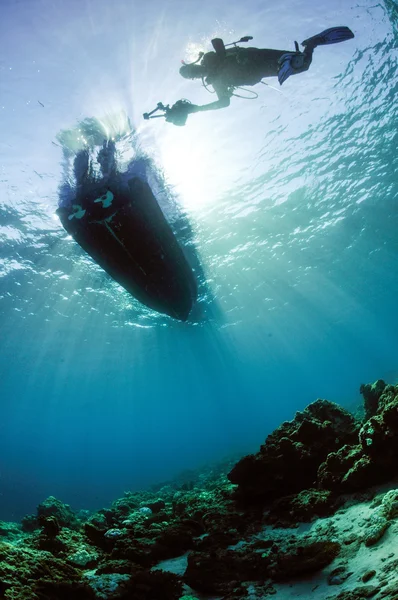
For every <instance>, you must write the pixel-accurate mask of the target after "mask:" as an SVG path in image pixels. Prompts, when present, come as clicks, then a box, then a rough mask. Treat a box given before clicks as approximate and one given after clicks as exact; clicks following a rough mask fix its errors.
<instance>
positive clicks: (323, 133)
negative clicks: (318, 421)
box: [0, 0, 398, 519]
mask: <svg viewBox="0 0 398 600" xmlns="http://www.w3.org/2000/svg"><path fill="white" fill-rule="evenodd" d="M2 6H3V5H2ZM2 10H3V15H2V17H3V18H2V19H1V23H0V34H1V39H2V40H3V43H2V47H3V54H2V57H1V58H0V119H1V124H2V134H3V135H2V138H1V140H0V191H1V193H0V239H1V247H0V248H1V249H0V318H1V355H0V370H1V379H0V386H1V387H0V394H1V400H2V402H1V413H0V436H1V437H0V457H1V458H0V464H1V470H0V477H1V479H0V486H1V490H0V493H1V495H0V518H2V519H11V518H19V517H20V516H22V515H23V514H25V513H26V512H31V511H33V510H34V508H35V506H36V505H37V504H38V502H40V501H41V500H42V499H43V497H45V496H48V495H50V494H52V495H55V496H57V497H60V498H61V499H62V500H64V501H65V502H69V503H70V504H72V505H73V506H74V507H76V508H80V507H84V508H86V507H89V508H91V507H93V508H94V507H99V506H102V505H103V504H104V503H107V502H109V501H110V500H112V499H113V498H114V497H116V495H117V494H120V493H121V492H123V490H125V489H136V488H138V487H141V486H143V485H147V484H149V483H153V482H158V481H160V480H164V479H167V478H169V477H172V476H173V475H175V474H176V473H178V472H179V471H181V470H183V469H190V468H195V467H197V466H200V465H202V464H204V463H207V462H210V461H213V460H219V459H221V458H222V457H224V456H226V455H230V454H236V455H241V454H243V453H245V452H249V451H254V450H256V449H257V447H258V445H259V444H260V443H262V442H263V440H264V438H265V436H266V435H267V433H269V432H270V431H271V430H272V429H273V428H274V427H275V426H277V425H278V424H279V423H280V422H281V421H282V420H284V419H290V418H292V417H293V415H294V412H295V411H296V410H298V409H301V408H303V407H304V406H305V405H306V404H307V403H308V402H310V401H312V400H314V399H315V398H317V397H324V398H327V399H329V400H333V401H336V402H339V403H341V404H343V405H344V406H353V405H354V404H355V403H356V402H357V401H359V385H360V384H361V383H362V382H365V381H366V382H367V381H372V380H374V379H376V378H378V377H382V378H384V379H386V380H388V381H390V382H393V381H396V380H397V375H398V365H397V355H396V340H397V334H398V317H397V311H396V297H397V291H398V284H397V279H396V268H397V241H396V232H397V225H398V223H397V196H398V183H397V152H396V148H397V102H396V94H397V83H398V80H397V74H396V73H397V7H396V4H395V3H393V2H387V1H385V2H383V3H380V4H377V5H374V4H372V3H371V2H368V1H367V0H365V1H364V2H363V3H361V5H357V4H355V3H351V2H338V1H333V2H329V3H320V4H318V5H317V7H316V9H314V7H313V5H312V4H311V3H310V2H304V1H303V2H300V1H298V0H288V1H287V2H284V3H283V10H282V9H281V7H280V6H279V5H278V7H276V6H275V7H272V6H268V7H267V6H264V5H263V4H259V3H257V2H255V1H254V0H249V1H248V2H246V3H245V5H244V6H243V4H241V3H232V4H231V3H225V2H217V3H212V2H207V1H206V2H202V3H201V4H200V6H196V7H193V6H192V7H189V6H187V4H186V3H182V2H181V1H180V0H176V1H174V2H170V3H168V4H167V6H163V4H161V3H157V2H154V3H151V4H149V3H148V5H145V6H144V5H142V4H138V3H137V4H130V3H127V2H124V1H118V2H115V3H114V4H113V5H112V7H111V6H110V4H108V3H106V2H102V1H100V2H98V3H91V2H88V1H87V2H84V3H80V2H74V1H73V2H70V3H69V4H68V5H67V6H66V4H64V3H61V2H49V1H48V0H43V1H42V2H39V1H37V0H31V1H29V2H21V3H18V4H16V3H13V2H5V3H4V8H2ZM338 24H345V25H348V26H349V27H351V29H352V30H353V31H354V33H355V36H356V37H355V39H354V40H352V41H350V42H346V43H344V44H339V45H336V46H333V47H323V48H317V49H316V51H315V54H314V60H313V64H312V66H311V69H310V70H309V71H308V72H307V73H304V74H302V75H300V76H296V77H292V78H291V79H289V80H288V82H286V83H285V84H284V86H283V88H279V86H278V83H277V81H276V80H269V83H270V85H272V86H273V87H275V88H276V89H271V88H269V87H266V86H260V85H259V86H257V88H259V89H257V88H255V89H256V91H258V95H259V97H258V98H257V99H256V100H250V101H249V100H244V99H239V98H235V99H233V101H232V103H231V106H230V107H229V108H227V109H224V110H222V111H217V112H214V113H205V114H197V115H191V116H190V118H189V120H188V123H187V125H186V126H185V127H183V128H177V127H173V126H172V125H171V124H167V123H162V122H160V120H159V121H153V122H149V123H148V122H145V121H143V119H142V113H143V112H145V111H148V110H151V109H152V108H153V107H154V106H155V105H156V103H157V102H158V101H163V102H165V103H167V102H170V103H172V102H174V101H175V100H177V99H178V98H180V97H187V98H189V99H190V100H192V101H193V102H195V103H198V104H204V103H206V102H209V101H210V100H212V98H209V97H208V95H207V92H206V91H205V90H204V89H203V88H201V86H200V83H195V82H191V81H186V80H183V79H182V78H181V77H179V75H178V68H179V66H180V61H181V59H182V58H185V59H190V58H196V54H197V52H198V51H199V50H200V49H202V48H203V49H204V50H208V49H209V43H210V39H211V38H213V37H215V36H219V37H223V38H224V39H225V40H228V41H232V40H233V39H238V38H239V37H241V35H249V34H250V35H253V36H254V41H253V43H255V44H256V45H257V46H259V47H271V48H285V47H288V48H290V47H291V48H293V41H294V40H295V39H298V40H299V41H301V40H302V39H304V38H306V37H308V36H309V35H313V34H315V33H317V32H318V31H321V30H322V29H325V28H326V27H331V26H333V25H338ZM42 105H44V106H42ZM121 111H123V112H124V114H127V115H128V116H129V118H130V119H131V121H132V123H133V125H134V127H135V130H136V134H137V137H138V139H139V144H140V146H141V148H142V149H143V151H145V153H147V154H148V155H149V156H150V157H151V158H153V160H154V161H155V163H156V164H157V165H158V168H159V169H162V171H163V174H164V177H165V179H166V181H167V184H168V186H169V189H170V197H171V198H172V199H173V202H174V201H175V202H177V203H178V205H179V207H180V209H181V210H182V211H185V212H186V213H187V215H188V218H189V221H190V223H191V226H192V228H193V232H194V243H195V247H196V249H197V252H198V253H199V256H200V259H201V263H202V267H203V269H204V272H205V274H206V279H207V286H208V289H209V290H210V291H209V297H210V296H213V297H214V298H215V299H216V301H217V302H216V303H217V310H215V311H214V312H213V313H212V316H211V317H210V318H209V319H207V320H206V321H200V320H197V321H194V322H191V323H187V324H186V323H185V324H184V323H178V322H175V321H173V320H172V319H169V318H167V317H164V316H160V315H158V314H156V313H154V312H152V311H150V310H149V309H146V308H145V307H143V306H142V305H140V304H138V303H137V302H136V301H135V300H134V299H132V298H131V297H130V296H129V295H128V294H127V293H126V292H124V291H123V290H122V289H121V288H119V287H118V286H117V285H116V284H115V283H113V282H112V281H111V280H110V279H109V278H108V277H107V276H106V275H105V274H104V273H102V271H100V270H99V269H98V268H97V267H96V266H94V265H93V263H92V262H91V261H90V260H89V258H88V257H87V256H85V255H84V254H83V252H82V251H81V250H80V249H79V247H78V246H77V245H76V244H75V243H73V241H72V240H71V239H70V238H68V237H67V236H66V235H65V232H64V231H63V229H62V227H61V225H60V223H59V221H58V219H57V217H56V215H55V214H54V213H55V209H56V207H57V201H58V186H59V184H60V183H61V181H62V176H63V165H62V151H61V148H60V146H59V143H58V141H57V134H58V133H59V131H60V130H63V129H69V128H73V127H74V126H76V124H77V123H78V122H79V121H81V120H82V119H84V118H87V117H96V118H98V119H103V118H104V116H105V115H114V114H115V113H120V112H121ZM120 152H121V156H122V159H124V160H125V161H127V160H128V159H129V157H130V154H129V152H130V148H129V147H128V146H127V145H126V146H121V147H120ZM202 302H203V303H204V304H206V302H208V303H210V300H209V299H206V298H203V299H202Z"/></svg>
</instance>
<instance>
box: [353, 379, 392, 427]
mask: <svg viewBox="0 0 398 600" xmlns="http://www.w3.org/2000/svg"><path fill="white" fill-rule="evenodd" d="M385 387H386V383H385V382H384V381H383V380H382V379H378V380H377V381H375V383H366V384H364V383H363V384H362V385H361V386H360V388H359V392H360V393H361V394H362V396H363V400H364V408H365V418H366V419H370V417H373V415H375V414H376V412H377V409H378V407H379V398H380V396H381V395H382V393H383V392H384V389H385Z"/></svg>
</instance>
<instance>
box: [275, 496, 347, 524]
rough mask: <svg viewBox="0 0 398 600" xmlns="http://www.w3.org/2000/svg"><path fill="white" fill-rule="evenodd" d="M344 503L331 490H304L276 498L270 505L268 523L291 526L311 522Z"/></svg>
mask: <svg viewBox="0 0 398 600" xmlns="http://www.w3.org/2000/svg"><path fill="white" fill-rule="evenodd" d="M342 503H343V500H340V501H339V500H338V498H336V497H335V496H334V495H333V493H332V492H331V491H329V490H316V489H314V488H312V489H309V490H303V491H302V492H299V493H298V494H295V495H293V496H285V497H283V498H280V499H278V500H275V501H274V502H273V503H272V505H271V507H270V512H269V514H268V516H267V523H272V524H275V525H277V526H278V527H291V526H292V524H295V523H298V522H310V521H312V520H314V519H316V518H318V517H326V516H328V515H331V514H333V513H334V512H335V511H336V510H337V508H338V507H339V506H340V505H341V504H342Z"/></svg>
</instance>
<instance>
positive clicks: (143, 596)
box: [118, 571, 183, 600]
mask: <svg viewBox="0 0 398 600" xmlns="http://www.w3.org/2000/svg"><path fill="white" fill-rule="evenodd" d="M182 592H183V587H182V582H181V580H180V579H179V577H177V575H174V573H166V572H164V571H142V572H141V573H137V574H136V575H133V576H132V577H131V579H130V581H129V582H128V583H125V584H122V585H121V591H120V593H119V594H118V600H178V599H179V598H180V597H181V596H182Z"/></svg>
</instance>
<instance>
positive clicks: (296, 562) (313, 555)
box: [268, 540, 341, 581]
mask: <svg viewBox="0 0 398 600" xmlns="http://www.w3.org/2000/svg"><path fill="white" fill-rule="evenodd" d="M340 549H341V546H340V544H339V543H338V542H332V541H329V540H318V541H315V542H313V541H304V542H302V543H298V544H294V545H292V547H291V548H289V549H288V550H286V551H282V552H278V553H277V554H276V557H275V558H276V560H275V562H273V564H272V565H271V566H270V568H269V569H268V572H269V574H270V576H271V577H272V579H274V580H275V581H287V580H289V579H292V578H294V577H298V576H301V575H306V574H309V573H313V572H315V571H319V570H320V569H323V568H324V567H326V566H327V565H329V564H330V563H331V562H332V561H333V560H334V559H335V558H336V556H337V555H338V554H339V552H340Z"/></svg>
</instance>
